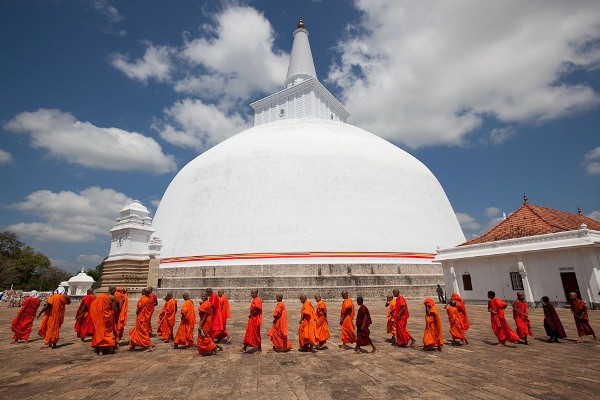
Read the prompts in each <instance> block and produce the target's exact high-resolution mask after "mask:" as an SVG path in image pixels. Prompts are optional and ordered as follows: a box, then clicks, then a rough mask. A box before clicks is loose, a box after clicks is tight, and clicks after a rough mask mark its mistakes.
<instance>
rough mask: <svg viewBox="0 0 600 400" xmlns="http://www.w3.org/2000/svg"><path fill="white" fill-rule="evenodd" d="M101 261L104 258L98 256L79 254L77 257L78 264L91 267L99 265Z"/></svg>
mask: <svg viewBox="0 0 600 400" xmlns="http://www.w3.org/2000/svg"><path fill="white" fill-rule="evenodd" d="M103 259H104V257H103V256H101V255H98V254H80V255H78V256H77V262H78V263H81V264H84V265H89V266H93V267H95V266H96V265H98V264H100V262H102V260H103Z"/></svg>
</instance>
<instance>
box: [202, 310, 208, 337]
mask: <svg viewBox="0 0 600 400" xmlns="http://www.w3.org/2000/svg"><path fill="white" fill-rule="evenodd" d="M206 318H208V313H206V314H204V316H203V317H202V319H201V320H200V334H201V335H202V336H206V335H205V334H204V329H202V327H203V326H204V323H205V322H206Z"/></svg>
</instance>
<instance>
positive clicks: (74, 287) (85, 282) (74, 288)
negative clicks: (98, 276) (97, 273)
mask: <svg viewBox="0 0 600 400" xmlns="http://www.w3.org/2000/svg"><path fill="white" fill-rule="evenodd" d="M68 284H69V290H68V291H67V293H68V294H69V295H70V296H82V297H83V296H85V295H86V294H87V291H88V289H91V287H92V285H93V284H94V278H92V277H91V276H89V275H88V274H86V273H85V271H84V268H81V272H79V273H78V274H77V275H75V276H73V277H71V279H69V281H68Z"/></svg>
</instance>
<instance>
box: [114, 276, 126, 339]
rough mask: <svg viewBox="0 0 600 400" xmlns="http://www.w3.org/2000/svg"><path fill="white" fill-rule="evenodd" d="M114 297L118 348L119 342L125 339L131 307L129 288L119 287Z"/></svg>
mask: <svg viewBox="0 0 600 400" xmlns="http://www.w3.org/2000/svg"><path fill="white" fill-rule="evenodd" d="M114 297H115V303H116V306H117V308H116V310H115V341H116V347H119V342H120V341H121V339H122V338H123V334H124V333H125V324H126V323H127V308H128V305H129V298H128V296H127V288H126V287H125V286H118V287H117V291H116V292H115V294H114Z"/></svg>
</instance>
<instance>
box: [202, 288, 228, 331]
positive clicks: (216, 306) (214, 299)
mask: <svg viewBox="0 0 600 400" xmlns="http://www.w3.org/2000/svg"><path fill="white" fill-rule="evenodd" d="M206 295H207V296H208V301H209V302H210V310H211V317H212V318H211V320H212V329H211V338H212V339H213V340H214V341H215V342H219V341H220V340H221V339H224V338H227V339H229V334H228V333H227V330H225V318H223V312H222V310H221V301H220V300H219V296H217V294H216V293H214V292H213V290H212V289H211V288H206Z"/></svg>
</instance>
